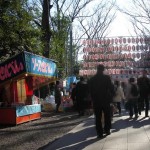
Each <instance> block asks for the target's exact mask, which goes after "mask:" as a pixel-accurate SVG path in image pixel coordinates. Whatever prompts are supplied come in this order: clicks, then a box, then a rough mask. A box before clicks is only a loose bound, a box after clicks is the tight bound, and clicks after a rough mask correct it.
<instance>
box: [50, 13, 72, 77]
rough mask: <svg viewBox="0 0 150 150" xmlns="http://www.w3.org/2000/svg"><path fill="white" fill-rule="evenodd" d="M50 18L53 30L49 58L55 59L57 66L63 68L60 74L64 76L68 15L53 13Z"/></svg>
mask: <svg viewBox="0 0 150 150" xmlns="http://www.w3.org/2000/svg"><path fill="white" fill-rule="evenodd" d="M51 20H52V28H53V29H52V30H53V31H52V39H51V50H50V58H53V59H55V60H57V62H58V63H57V64H58V67H59V68H63V70H62V69H61V74H62V76H64V73H65V63H66V61H67V56H66V53H67V42H68V27H69V24H70V20H69V18H68V17H65V16H61V15H60V14H57V15H55V16H54V17H52V18H51Z"/></svg>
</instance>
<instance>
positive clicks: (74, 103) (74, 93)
mask: <svg viewBox="0 0 150 150" xmlns="http://www.w3.org/2000/svg"><path fill="white" fill-rule="evenodd" d="M76 85H77V84H76V83H73V85H72V86H73V87H72V92H71V99H72V101H73V108H74V109H75V110H76V109H77V102H76Z"/></svg>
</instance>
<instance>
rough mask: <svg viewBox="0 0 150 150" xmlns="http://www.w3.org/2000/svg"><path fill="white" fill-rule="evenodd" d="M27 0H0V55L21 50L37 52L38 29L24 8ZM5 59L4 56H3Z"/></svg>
mask: <svg viewBox="0 0 150 150" xmlns="http://www.w3.org/2000/svg"><path fill="white" fill-rule="evenodd" d="M26 3H27V0H1V1H0V57H1V58H2V56H6V55H7V54H9V56H11V55H14V54H16V53H18V52H20V51H22V50H26V51H34V52H36V53H39V50H40V49H39V47H40V46H41V43H40V38H39V36H40V30H39V29H38V28H35V27H34V24H33V22H32V16H31V15H30V14H29V13H28V11H27V9H26V7H25V6H26ZM4 59H6V57H4Z"/></svg>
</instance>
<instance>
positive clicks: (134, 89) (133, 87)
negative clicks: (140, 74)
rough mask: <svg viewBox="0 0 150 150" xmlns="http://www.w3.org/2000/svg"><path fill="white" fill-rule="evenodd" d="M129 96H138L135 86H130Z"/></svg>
mask: <svg viewBox="0 0 150 150" xmlns="http://www.w3.org/2000/svg"><path fill="white" fill-rule="evenodd" d="M131 94H132V96H138V95H139V91H138V87H137V86H136V85H135V84H132V85H131Z"/></svg>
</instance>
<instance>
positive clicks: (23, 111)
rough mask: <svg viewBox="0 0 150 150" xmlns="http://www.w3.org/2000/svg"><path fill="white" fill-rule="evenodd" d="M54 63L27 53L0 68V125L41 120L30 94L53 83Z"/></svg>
mask: <svg viewBox="0 0 150 150" xmlns="http://www.w3.org/2000/svg"><path fill="white" fill-rule="evenodd" d="M56 75H57V68H56V63H55V62H54V61H52V60H50V59H47V58H45V57H42V56H38V55H35V54H32V53H29V52H26V51H24V52H21V53H19V54H18V55H16V56H14V57H12V58H10V59H8V60H6V61H5V62H2V63H1V64H0V124H12V125H17V124H20V123H24V122H27V121H31V120H35V119H40V118H41V104H40V102H39V99H38V98H36V97H35V96H34V91H35V90H37V89H39V88H40V87H42V86H44V85H47V84H49V83H51V82H54V81H55V80H56Z"/></svg>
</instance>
